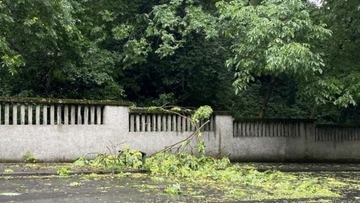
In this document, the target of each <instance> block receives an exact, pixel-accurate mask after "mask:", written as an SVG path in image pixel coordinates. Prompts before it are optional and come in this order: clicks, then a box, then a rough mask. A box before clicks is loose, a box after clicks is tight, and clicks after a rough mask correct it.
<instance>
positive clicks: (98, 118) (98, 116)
mask: <svg viewBox="0 0 360 203" xmlns="http://www.w3.org/2000/svg"><path fill="white" fill-rule="evenodd" d="M101 115H102V112H101V107H100V106H98V107H96V124H98V125H100V124H101Z"/></svg>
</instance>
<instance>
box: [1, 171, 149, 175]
mask: <svg viewBox="0 0 360 203" xmlns="http://www.w3.org/2000/svg"><path fill="white" fill-rule="evenodd" d="M120 173H147V171H146V170H113V171H112V170H104V171H69V172H68V173H67V175H89V174H98V175H106V174H120ZM4 176H5V177H9V176H59V174H58V173H57V172H56V171H42V172H36V171H29V172H9V173H3V172H2V173H0V177H4Z"/></svg>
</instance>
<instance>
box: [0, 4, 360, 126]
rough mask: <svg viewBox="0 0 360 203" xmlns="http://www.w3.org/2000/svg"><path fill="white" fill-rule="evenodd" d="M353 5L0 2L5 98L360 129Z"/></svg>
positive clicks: (357, 28) (1, 91) (0, 88)
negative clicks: (206, 110) (190, 110)
mask: <svg viewBox="0 0 360 203" xmlns="http://www.w3.org/2000/svg"><path fill="white" fill-rule="evenodd" d="M359 12H360V3H358V2H357V1H356V0H348V1H333V0H330V1H324V2H322V3H321V4H314V3H311V1H305V0H287V1H285V0H251V1H248V0H222V1H220V0H210V1H203V0H156V1H140V0H132V1H130V0H112V1H110V0H98V1H94V0H76V1H75V0H53V1H48V0H46V1H40V0H32V1H25V0H17V1H11V0H1V1H0V23H1V25H2V26H1V27H0V72H1V75H0V95H1V96H22V97H28V96H29V97H57V98H86V99H114V100H121V99H126V100H131V101H133V102H135V103H136V104H137V105H182V106H200V105H211V106H213V108H214V109H221V110H231V111H234V113H235V114H237V115H239V116H243V117H255V116H256V117H265V116H267V117H317V118H319V119H320V120H322V121H324V122H338V121H343V122H350V121H351V122H354V121H355V122H356V121H357V120H356V116H355V114H354V116H350V117H349V116H346V115H347V113H345V112H348V111H349V109H352V111H354V110H355V111H354V112H357V103H358V102H359V100H360V94H359V92H360V91H359V90H360V85H359V84H360V74H359V68H360V67H359V66H360V64H359V61H358V60H357V59H358V58H359V57H360V56H359V53H360V52H358V51H357V49H358V48H359V45H360V44H359V43H360V39H359V36H360V24H359V19H360V13H359Z"/></svg>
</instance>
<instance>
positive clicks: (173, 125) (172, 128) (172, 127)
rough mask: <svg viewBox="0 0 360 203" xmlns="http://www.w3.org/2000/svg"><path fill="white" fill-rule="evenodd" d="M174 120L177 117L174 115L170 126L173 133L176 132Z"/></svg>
mask: <svg viewBox="0 0 360 203" xmlns="http://www.w3.org/2000/svg"><path fill="white" fill-rule="evenodd" d="M176 118H177V115H175V114H174V115H173V116H172V125H171V130H172V131H174V132H177V131H178V129H176V126H177V123H176Z"/></svg>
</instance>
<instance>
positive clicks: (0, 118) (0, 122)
mask: <svg viewBox="0 0 360 203" xmlns="http://www.w3.org/2000/svg"><path fill="white" fill-rule="evenodd" d="M1 107H2V105H1V103H0V125H2V124H3V122H2V118H3V116H2V114H1V113H2V111H1Z"/></svg>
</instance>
